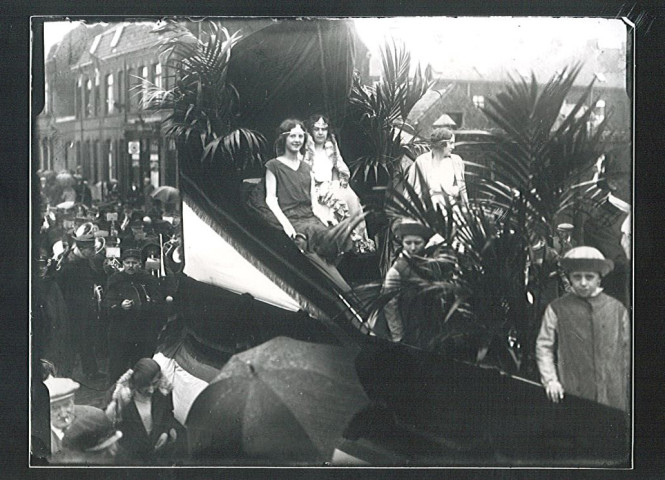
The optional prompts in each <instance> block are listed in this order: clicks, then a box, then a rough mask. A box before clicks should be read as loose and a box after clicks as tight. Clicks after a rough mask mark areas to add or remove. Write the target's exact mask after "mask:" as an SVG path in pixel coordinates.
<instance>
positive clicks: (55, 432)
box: [44, 377, 79, 455]
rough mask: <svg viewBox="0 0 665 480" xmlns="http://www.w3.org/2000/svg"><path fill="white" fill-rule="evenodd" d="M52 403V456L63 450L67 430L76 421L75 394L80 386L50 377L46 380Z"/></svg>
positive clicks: (65, 379)
mask: <svg viewBox="0 0 665 480" xmlns="http://www.w3.org/2000/svg"><path fill="white" fill-rule="evenodd" d="M44 385H46V388H48V392H49V399H50V402H51V454H52V455H53V454H56V453H58V452H59V451H60V450H62V439H63V437H64V436H65V430H67V428H68V427H69V426H70V425H71V424H72V422H73V421H74V394H75V393H76V391H77V390H78V389H79V384H78V383H77V382H75V381H74V380H72V379H70V378H57V377H48V378H47V379H46V380H44Z"/></svg>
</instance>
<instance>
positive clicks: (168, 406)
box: [117, 391, 184, 460]
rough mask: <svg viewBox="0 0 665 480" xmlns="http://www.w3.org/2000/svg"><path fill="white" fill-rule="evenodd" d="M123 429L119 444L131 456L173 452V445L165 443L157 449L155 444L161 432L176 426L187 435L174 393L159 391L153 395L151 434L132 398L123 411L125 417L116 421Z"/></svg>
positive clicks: (180, 433)
mask: <svg viewBox="0 0 665 480" xmlns="http://www.w3.org/2000/svg"><path fill="white" fill-rule="evenodd" d="M117 428H118V430H120V431H121V432H122V438H121V439H120V441H119V443H120V447H121V448H122V452H123V454H124V455H125V456H126V457H127V458H130V459H140V460H154V459H156V458H159V457H162V458H163V457H168V456H169V455H173V454H174V451H173V447H174V446H173V445H165V446H164V447H163V449H160V450H158V451H155V444H156V443H157V440H158V439H159V436H160V435H161V434H162V433H166V434H168V433H169V431H170V430H171V429H172V428H173V429H175V430H176V431H177V433H178V436H183V435H184V430H183V429H182V426H181V425H180V424H179V423H178V421H177V420H176V419H175V417H174V416H173V395H172V394H171V393H169V394H168V395H163V394H162V393H161V392H159V391H156V392H155V393H153V395H152V431H151V432H150V433H149V434H148V432H147V431H146V429H145V427H144V426H143V421H142V420H141V416H140V415H139V412H138V410H137V408H136V404H135V403H134V401H133V400H132V401H130V402H129V403H128V404H127V405H126V406H125V407H124V409H123V411H122V421H121V422H120V423H118V425H117Z"/></svg>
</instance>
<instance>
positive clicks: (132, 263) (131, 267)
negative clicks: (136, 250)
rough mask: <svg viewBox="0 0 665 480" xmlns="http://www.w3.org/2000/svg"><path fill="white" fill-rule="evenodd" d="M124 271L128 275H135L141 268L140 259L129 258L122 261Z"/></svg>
mask: <svg viewBox="0 0 665 480" xmlns="http://www.w3.org/2000/svg"><path fill="white" fill-rule="evenodd" d="M122 267H123V271H124V272H125V273H127V274H128V275H134V274H135V273H136V272H138V271H139V269H140V268H141V261H140V260H139V259H138V258H134V257H129V258H125V259H124V260H123V261H122Z"/></svg>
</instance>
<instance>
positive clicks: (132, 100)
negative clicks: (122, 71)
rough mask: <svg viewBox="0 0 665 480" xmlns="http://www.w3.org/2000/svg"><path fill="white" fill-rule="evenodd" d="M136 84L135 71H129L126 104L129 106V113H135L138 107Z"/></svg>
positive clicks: (126, 83)
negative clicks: (134, 88)
mask: <svg viewBox="0 0 665 480" xmlns="http://www.w3.org/2000/svg"><path fill="white" fill-rule="evenodd" d="M135 82H136V78H135V77H134V69H133V68H129V69H127V81H126V82H125V88H126V90H125V91H126V95H125V104H126V105H127V107H128V110H129V111H134V109H135V107H136V94H135V92H134V90H133V87H134V84H135Z"/></svg>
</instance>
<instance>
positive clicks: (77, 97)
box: [74, 77, 82, 118]
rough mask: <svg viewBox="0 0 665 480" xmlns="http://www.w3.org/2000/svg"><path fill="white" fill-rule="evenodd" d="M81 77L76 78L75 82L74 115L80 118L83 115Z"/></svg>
mask: <svg viewBox="0 0 665 480" xmlns="http://www.w3.org/2000/svg"><path fill="white" fill-rule="evenodd" d="M81 83H82V80H81V77H79V78H78V79H77V80H76V83H75V84H74V116H75V117H76V118H79V117H80V116H81Z"/></svg>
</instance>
